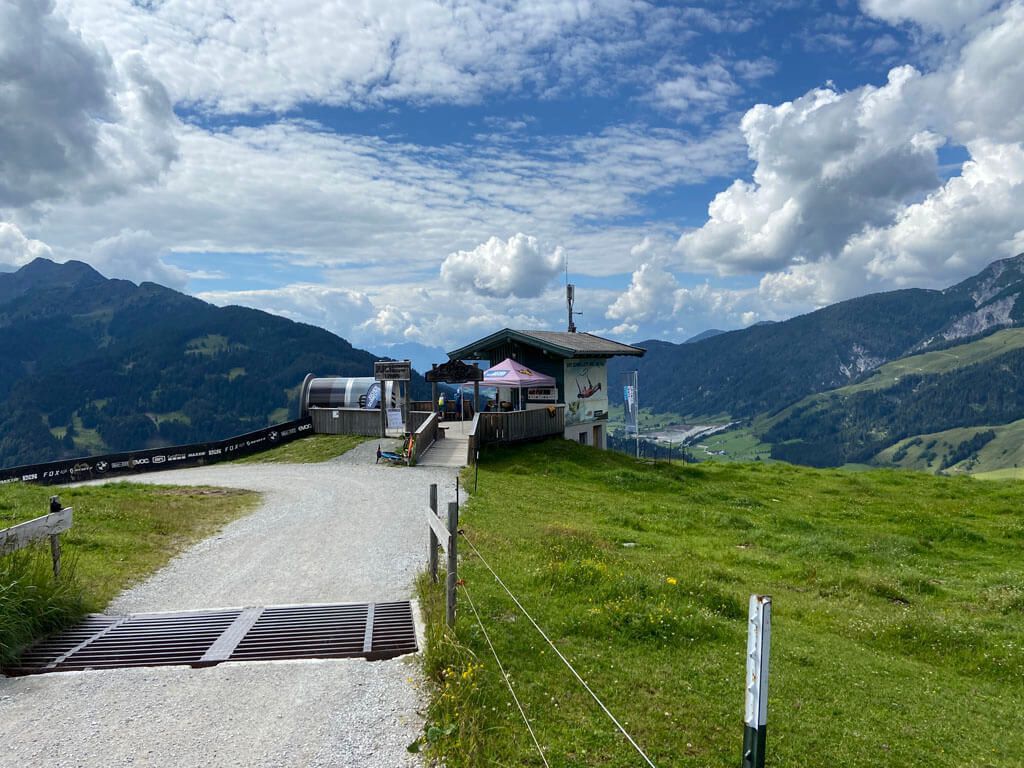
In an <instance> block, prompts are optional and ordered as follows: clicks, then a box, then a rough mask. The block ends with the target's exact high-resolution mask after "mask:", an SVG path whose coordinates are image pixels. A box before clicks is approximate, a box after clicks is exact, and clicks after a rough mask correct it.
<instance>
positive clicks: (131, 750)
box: [0, 442, 456, 768]
mask: <svg viewBox="0 0 1024 768" xmlns="http://www.w3.org/2000/svg"><path fill="white" fill-rule="evenodd" d="M375 449H376V443H374V442H370V443H364V444H363V445H362V446H359V447H358V448H356V449H354V450H353V451H351V452H349V453H348V454H346V455H345V456H342V457H340V458H338V459H335V460H333V461H330V462H326V463H324V464H304V465H296V464H277V465H275V464H262V465H223V466H213V467H204V468H200V469H183V470H174V471H170V472H160V473H153V474H150V475H145V476H140V477H138V478H135V479H136V480H137V481H139V482H151V483H160V484H173V485H200V484H201V485H218V486H226V487H235V488H248V489H252V490H256V491H261V492H262V493H263V494H264V497H263V504H262V505H261V506H260V507H259V509H258V510H257V511H256V512H255V513H254V514H252V515H250V516H248V517H246V518H243V519H241V520H236V521H235V522H233V523H231V524H229V525H228V526H227V527H226V528H224V530H223V531H222V532H221V533H219V534H218V535H216V536H214V537H211V538H209V539H206V540H205V541H202V542H200V543H198V544H196V545H195V546H193V547H192V548H190V549H189V550H187V551H185V552H183V553H182V554H181V555H179V556H178V557H176V558H175V559H174V560H172V561H171V562H170V563H169V564H168V565H167V566H166V567H165V568H163V569H162V570H161V571H159V572H158V573H156V574H155V575H154V576H153V577H152V578H150V579H149V580H148V581H146V582H144V583H141V584H139V585H137V586H136V587H134V588H132V589H130V590H127V591H126V592H124V593H122V594H121V595H120V596H119V597H118V598H116V599H115V600H114V602H113V603H111V605H110V607H109V608H108V612H109V613H115V614H120V613H138V612H145V611H171V610H188V609H201V608H221V607H237V606H249V605H275V604H287V603H320V602H365V601H371V600H375V601H384V600H404V599H408V598H409V597H410V596H411V595H412V584H413V579H414V578H415V575H416V573H417V572H418V571H419V570H421V569H422V567H423V564H424V560H425V559H426V531H425V528H424V525H423V523H422V522H421V521H422V516H423V509H424V508H425V506H426V503H427V493H428V488H429V485H430V484H431V483H437V484H438V496H439V499H440V500H441V501H442V502H447V501H452V500H454V498H455V476H456V471H455V470H449V469H443V468H429V469H428V468H419V467H417V468H413V469H408V468H395V467H383V466H374V464H373V458H374V457H373V453H374V451H375ZM410 679H411V680H412V681H413V682H410ZM418 681H419V670H418V667H417V666H416V665H415V663H413V662H412V660H410V659H394V660H391V661H385V662H367V661H363V660H344V659H343V660H321V661H298V662H253V663H237V662H233V663H225V664H221V665H218V666H216V667H209V668H206V669H191V668H187V667H185V668H181V667H163V668H150V669H129V670H105V671H96V672H66V673H59V674H51V675H43V676H36V677H26V678H6V679H5V678H0V744H2V745H3V747H2V748H0V766H19V768H24V767H25V766H34V765H57V766H81V767H83V768H93V767H95V768H99V767H100V766H102V767H103V768H106V767H107V766H113V765H144V766H236V765H237V766H401V765H410V764H413V765H415V764H416V758H415V756H413V755H410V754H409V753H408V752H407V751H406V746H407V745H408V744H409V743H410V742H411V741H412V740H413V739H415V738H416V736H417V735H418V734H420V733H421V729H422V720H421V719H420V717H419V715H418V714H417V708H418V707H419V706H421V705H422V704H423V697H422V696H421V693H420V691H419V690H418V689H417V685H418Z"/></svg>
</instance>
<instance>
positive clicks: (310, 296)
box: [196, 283, 375, 339]
mask: <svg viewBox="0 0 1024 768" xmlns="http://www.w3.org/2000/svg"><path fill="white" fill-rule="evenodd" d="M196 296H197V297H198V298H200V299H202V300H203V301H208V302H210V303H211V304H216V305H217V306H222V307H223V306H228V305H231V304H237V305H239V306H243V307H251V308H252V309H261V310H263V311H264V312H269V313H271V314H274V315H280V316H282V317H287V318H288V319H289V320H295V321H297V322H301V323H310V324H312V325H317V326H319V327H321V328H326V329H327V330H329V331H332V332H333V333H336V334H338V335H339V336H342V337H344V338H346V339H351V338H352V330H353V329H355V328H358V327H359V326H360V325H361V324H362V323H363V322H364V321H365V320H366V318H367V317H370V316H372V315H373V314H374V313H375V309H374V306H373V304H372V303H371V301H370V299H369V297H368V296H367V295H366V294H364V293H361V292H359V291H350V290H347V289H344V288H337V287H333V286H327V285H316V284H304V283H294V284H291V285H285V286H282V287H281V288H275V289H271V290H255V291H206V292H203V293H198V294H196Z"/></svg>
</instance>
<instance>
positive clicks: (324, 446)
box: [234, 435, 378, 464]
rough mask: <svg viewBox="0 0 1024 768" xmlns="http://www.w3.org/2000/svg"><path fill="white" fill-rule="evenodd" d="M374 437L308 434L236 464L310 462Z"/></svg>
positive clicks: (331, 456)
mask: <svg viewBox="0 0 1024 768" xmlns="http://www.w3.org/2000/svg"><path fill="white" fill-rule="evenodd" d="M376 439H378V438H375V437H363V436H362V435H310V436H309V437H303V438H301V439H299V440H293V441H292V442H290V443H285V444H284V445H279V446H277V447H276V448H271V449H270V450H269V451H261V452H260V453H254V454H251V455H249V456H245V457H243V458H241V459H235V460H234V463H236V464H311V463H316V462H320V461H327V460H328V459H333V458H334V457H335V456H340V455H341V454H343V453H346V452H348V451H350V450H352V449H353V448H355V447H356V446H357V445H359V444H361V443H365V442H366V441H368V440H376Z"/></svg>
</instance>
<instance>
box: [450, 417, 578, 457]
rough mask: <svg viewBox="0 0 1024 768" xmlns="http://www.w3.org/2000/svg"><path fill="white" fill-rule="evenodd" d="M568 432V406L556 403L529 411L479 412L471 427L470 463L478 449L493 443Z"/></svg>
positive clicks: (532, 438)
mask: <svg viewBox="0 0 1024 768" xmlns="http://www.w3.org/2000/svg"><path fill="white" fill-rule="evenodd" d="M564 432H565V406H564V405H552V406H548V407H546V408H535V409H532V410H529V411H509V412H502V413H478V414H477V415H476V416H474V417H473V424H472V426H471V427H470V431H469V449H468V450H469V455H468V456H467V459H468V463H470V464H472V463H473V462H474V461H475V460H476V453H477V451H478V450H479V449H480V448H481V447H482V446H484V445H488V444H491V443H517V442H520V441H523V440H537V439H539V438H543V437H549V436H551V435H561V434H563V433H564Z"/></svg>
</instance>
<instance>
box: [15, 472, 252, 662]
mask: <svg viewBox="0 0 1024 768" xmlns="http://www.w3.org/2000/svg"><path fill="white" fill-rule="evenodd" d="M53 493H59V494H60V497H61V500H62V501H63V503H64V505H65V506H69V507H74V509H75V514H74V525H73V526H72V527H71V529H70V530H68V531H66V532H65V533H62V534H61V535H60V541H61V547H62V549H63V559H62V563H63V571H64V573H63V575H62V577H61V581H60V583H59V584H55V582H54V578H53V572H52V570H50V567H51V566H50V547H49V541H48V540H45V541H44V542H43V543H41V544H39V545H36V546H33V547H30V548H28V549H25V550H21V551H19V552H15V553H12V554H8V555H4V556H2V557H0V663H3V662H5V661H10V659H11V657H12V656H13V655H14V654H15V653H16V651H17V649H19V648H20V647H21V646H23V645H25V644H26V643H28V642H30V641H31V640H32V639H34V638H36V637H40V636H42V635H45V634H47V633H49V632H53V631H56V630H58V629H61V628H62V627H64V626H66V625H68V624H70V623H72V622H74V621H76V620H77V619H78V618H80V617H81V616H82V615H83V614H84V613H86V612H90V611H101V610H103V608H104V607H105V606H106V605H107V603H108V602H110V600H111V599H112V598H113V597H114V596H115V595H117V594H118V593H119V592H120V591H121V590H123V589H126V588H127V587H129V586H131V585H132V584H134V583H136V582H138V581H140V580H141V579H143V578H145V577H146V576H148V575H149V574H151V573H153V572H154V571H156V570H157V569H158V568H161V567H162V566H163V565H164V564H166V563H167V561H168V560H170V559H171V558H172V557H173V556H174V555H175V554H177V553H178V552H180V551H182V550H183V549H184V548H185V547H187V546H189V545H190V544H192V543H193V542H196V541H199V540H200V539H203V538H206V537H207V536H210V535H212V534H213V533H215V532H216V531H217V530H219V529H220V528H221V527H223V526H224V525H225V524H226V523H228V522H230V521H231V520H233V519H235V518H237V517H241V516H242V515H244V514H247V513H248V512H250V511H251V510H252V509H253V508H255V506H256V504H257V503H258V501H259V495H258V494H255V493H251V492H249V491H238V490H233V489H230V488H202V487H195V488H193V487H188V488H184V487H182V488H178V487H171V486H155V485H131V484H128V483H117V484H111V485H102V486H88V487H81V488H60V489H54V488H47V487H44V486H37V485H22V484H12V485H4V486H0V528H8V527H10V526H12V525H16V524H17V523H22V522H25V521H26V520H31V519H33V518H36V517H40V516H42V515H44V514H46V511H47V508H48V500H49V497H50V495H51V494H53Z"/></svg>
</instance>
